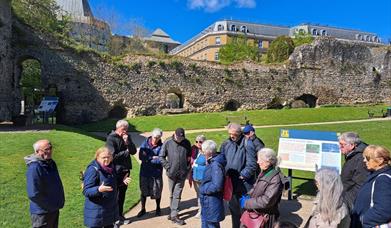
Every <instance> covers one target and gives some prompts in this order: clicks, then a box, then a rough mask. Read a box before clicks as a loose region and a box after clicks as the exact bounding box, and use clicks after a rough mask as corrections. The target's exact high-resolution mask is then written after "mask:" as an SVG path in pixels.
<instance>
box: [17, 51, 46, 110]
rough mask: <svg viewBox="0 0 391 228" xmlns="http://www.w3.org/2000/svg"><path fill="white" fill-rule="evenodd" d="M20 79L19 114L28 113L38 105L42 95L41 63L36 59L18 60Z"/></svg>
mask: <svg viewBox="0 0 391 228" xmlns="http://www.w3.org/2000/svg"><path fill="white" fill-rule="evenodd" d="M19 68H20V77H19V78H20V80H19V87H20V88H21V91H20V93H21V109H20V113H21V114H30V113H32V112H33V110H34V108H35V107H37V106H39V104H40V102H41V100H42V98H43V96H44V87H43V84H42V80H41V74H42V68H41V63H40V62H39V61H38V60H36V59H32V58H29V59H25V60H23V61H22V62H20V65H19Z"/></svg>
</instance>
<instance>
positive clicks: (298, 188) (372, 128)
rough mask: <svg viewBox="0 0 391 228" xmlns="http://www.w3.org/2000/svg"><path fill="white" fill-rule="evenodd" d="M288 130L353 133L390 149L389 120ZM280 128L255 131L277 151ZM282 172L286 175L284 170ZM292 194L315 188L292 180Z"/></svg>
mask: <svg viewBox="0 0 391 228" xmlns="http://www.w3.org/2000/svg"><path fill="white" fill-rule="evenodd" d="M289 129H305V130H319V131H335V132H346V131H355V132H357V133H359V135H360V137H361V138H362V140H363V141H364V142H366V143H368V144H377V145H382V146H385V147H387V148H388V149H391V120H390V121H374V122H365V123H346V124H327V125H317V126H315V125H314V126H298V127H294V128H289ZM279 132H280V128H263V129H256V133H257V136H258V137H260V138H261V139H262V140H263V142H264V143H265V144H266V146H267V147H270V148H272V149H274V150H275V151H277V149H278V139H279ZM199 134H201V133H196V134H187V135H186V137H187V138H188V139H189V140H190V141H191V142H192V143H194V139H195V137H196V136H197V135H199ZM204 135H205V136H206V138H207V139H212V140H215V141H216V142H217V143H218V144H221V143H222V142H223V141H224V140H225V139H227V138H228V134H227V132H226V131H219V132H206V133H204ZM284 172H285V173H286V174H287V172H286V170H284ZM293 175H294V176H298V177H305V178H313V177H314V173H313V172H305V171H299V170H295V171H293ZM293 185H294V189H293V190H294V192H295V193H297V194H310V195H314V194H315V186H314V185H313V184H312V183H310V182H308V181H306V180H298V179H294V181H293Z"/></svg>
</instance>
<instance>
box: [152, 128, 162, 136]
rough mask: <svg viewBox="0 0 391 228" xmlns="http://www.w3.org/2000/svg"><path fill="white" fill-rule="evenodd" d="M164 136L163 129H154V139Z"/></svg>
mask: <svg viewBox="0 0 391 228" xmlns="http://www.w3.org/2000/svg"><path fill="white" fill-rule="evenodd" d="M162 135H163V131H162V129H160V128H155V129H153V131H152V137H154V138H155V137H162Z"/></svg>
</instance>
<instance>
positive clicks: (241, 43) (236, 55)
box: [219, 36, 259, 64]
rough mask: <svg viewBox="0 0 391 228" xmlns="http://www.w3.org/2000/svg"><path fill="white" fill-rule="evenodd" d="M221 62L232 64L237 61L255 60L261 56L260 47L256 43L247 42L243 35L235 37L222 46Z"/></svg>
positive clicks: (220, 52)
mask: <svg viewBox="0 0 391 228" xmlns="http://www.w3.org/2000/svg"><path fill="white" fill-rule="evenodd" d="M219 57H220V62H221V63H223V64H230V63H232V62H235V61H243V60H254V61H257V60H258V58H259V49H258V47H257V46H256V45H253V44H251V43H248V42H247V39H246V38H245V37H243V36H241V37H234V38H232V40H231V41H230V42H228V44H226V45H224V46H223V47H222V48H220V51H219Z"/></svg>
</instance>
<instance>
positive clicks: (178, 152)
mask: <svg viewBox="0 0 391 228" xmlns="http://www.w3.org/2000/svg"><path fill="white" fill-rule="evenodd" d="M159 159H160V161H161V163H162V165H163V167H164V168H165V169H166V174H167V176H168V177H169V178H171V179H176V180H185V179H186V177H187V175H188V173H189V171H190V167H191V166H190V161H191V143H190V142H189V140H187V139H184V140H183V141H182V142H180V143H178V142H176V141H175V140H174V139H173V138H170V139H168V140H167V141H165V142H164V143H163V146H162V150H161V151H160V155H159Z"/></svg>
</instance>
